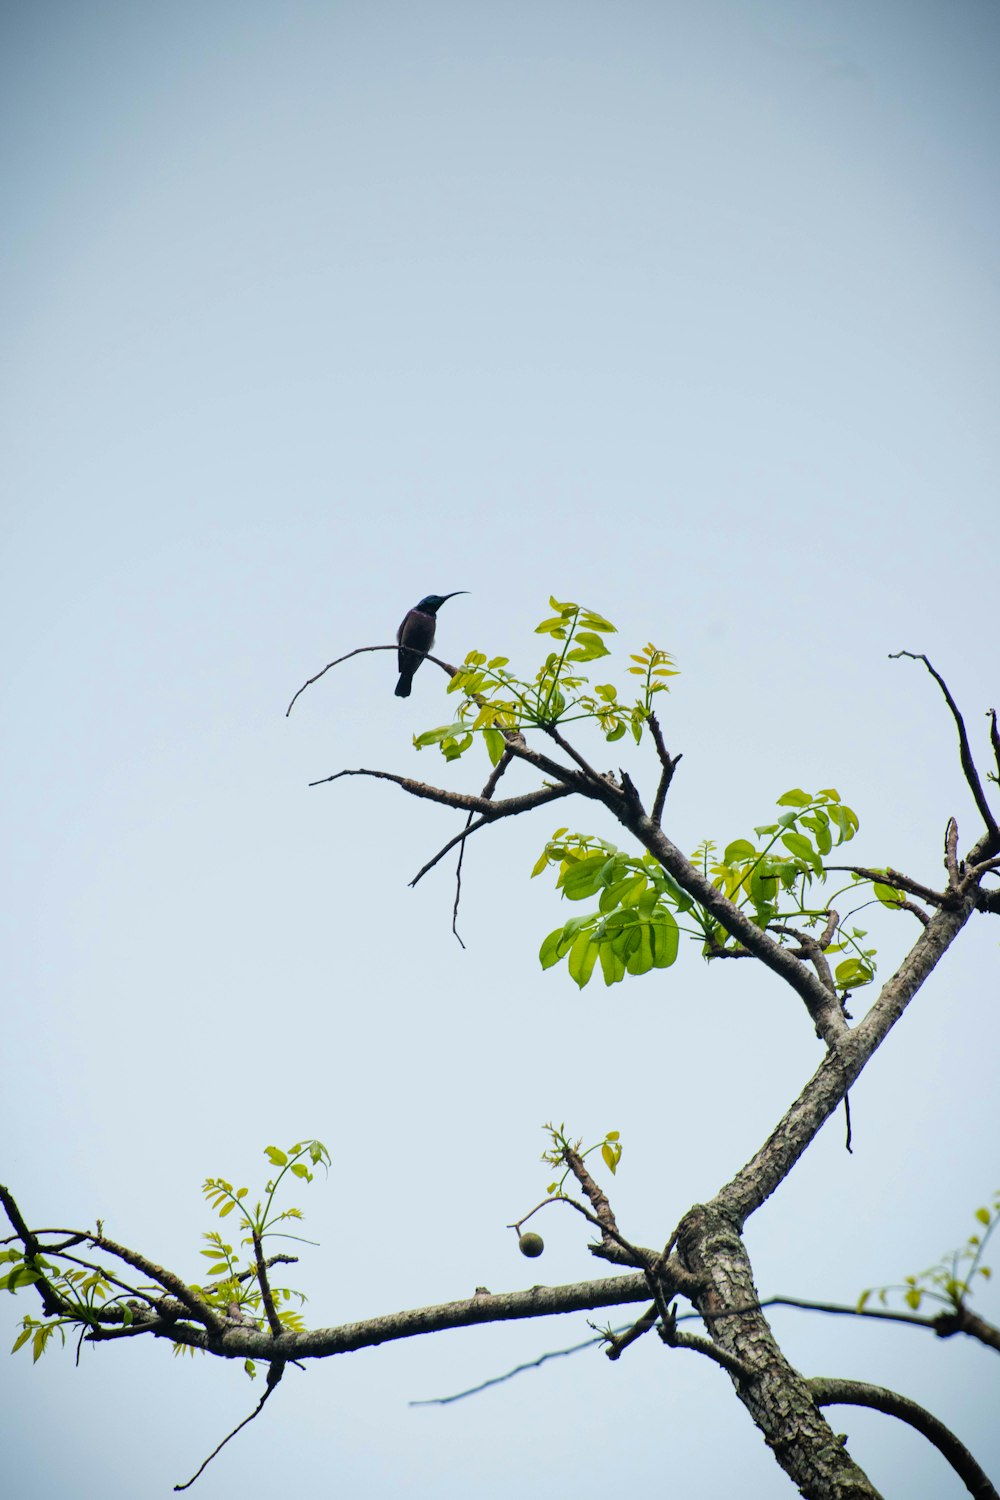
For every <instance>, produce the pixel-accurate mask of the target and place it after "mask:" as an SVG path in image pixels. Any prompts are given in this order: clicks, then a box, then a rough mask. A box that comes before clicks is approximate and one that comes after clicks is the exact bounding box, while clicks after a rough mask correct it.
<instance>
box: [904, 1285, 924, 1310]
mask: <svg viewBox="0 0 1000 1500" xmlns="http://www.w3.org/2000/svg"><path fill="white" fill-rule="evenodd" d="M922 1296H923V1292H922V1291H921V1290H920V1288H919V1287H915V1286H911V1287H910V1290H909V1291H908V1292H907V1294H906V1296H905V1297H904V1298H903V1301H904V1302H905V1303H906V1305H907V1307H912V1309H913V1311H914V1312H916V1311H917V1308H918V1307H919V1306H920V1299H921V1297H922Z"/></svg>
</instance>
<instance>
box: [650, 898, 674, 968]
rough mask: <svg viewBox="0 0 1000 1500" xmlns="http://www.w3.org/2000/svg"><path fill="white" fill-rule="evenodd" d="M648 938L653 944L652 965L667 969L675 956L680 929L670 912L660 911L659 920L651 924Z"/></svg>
mask: <svg viewBox="0 0 1000 1500" xmlns="http://www.w3.org/2000/svg"><path fill="white" fill-rule="evenodd" d="M650 938H651V941H652V944H653V964H654V967H655V968H657V969H669V968H670V965H671V964H672V963H674V962H675V960H676V958H677V949H678V946H679V944H680V929H679V928H678V926H677V923H676V922H675V920H674V917H673V914H672V913H671V912H668V911H664V912H661V914H660V919H659V921H656V922H653V923H652V924H651V931H650Z"/></svg>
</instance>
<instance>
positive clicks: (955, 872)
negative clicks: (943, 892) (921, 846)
mask: <svg viewBox="0 0 1000 1500" xmlns="http://www.w3.org/2000/svg"><path fill="white" fill-rule="evenodd" d="M944 867H945V869H946V870H947V871H948V889H949V890H951V891H956V890H957V889H958V885H959V865H958V824H957V823H956V822H955V819H954V818H949V819H948V822H947V824H946V826H945V830H944Z"/></svg>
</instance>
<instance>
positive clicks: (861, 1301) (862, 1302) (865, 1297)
mask: <svg viewBox="0 0 1000 1500" xmlns="http://www.w3.org/2000/svg"><path fill="white" fill-rule="evenodd" d="M870 1296H871V1290H870V1289H869V1290H868V1291H867V1292H862V1293H861V1296H860V1297H859V1298H858V1312H864V1310H865V1303H866V1302H867V1301H868V1298H869V1297H870Z"/></svg>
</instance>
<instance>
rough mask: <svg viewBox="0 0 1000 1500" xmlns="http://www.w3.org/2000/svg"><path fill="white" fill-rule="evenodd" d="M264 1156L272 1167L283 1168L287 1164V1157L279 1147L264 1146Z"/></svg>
mask: <svg viewBox="0 0 1000 1500" xmlns="http://www.w3.org/2000/svg"><path fill="white" fill-rule="evenodd" d="M264 1155H265V1156H266V1157H267V1159H268V1161H269V1162H270V1163H271V1165H272V1167H284V1166H287V1164H288V1157H287V1156H286V1155H285V1153H284V1151H282V1150H281V1148H280V1147H279V1146H265V1147H264ZM227 1186H228V1184H227Z"/></svg>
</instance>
